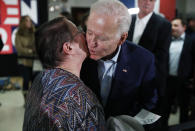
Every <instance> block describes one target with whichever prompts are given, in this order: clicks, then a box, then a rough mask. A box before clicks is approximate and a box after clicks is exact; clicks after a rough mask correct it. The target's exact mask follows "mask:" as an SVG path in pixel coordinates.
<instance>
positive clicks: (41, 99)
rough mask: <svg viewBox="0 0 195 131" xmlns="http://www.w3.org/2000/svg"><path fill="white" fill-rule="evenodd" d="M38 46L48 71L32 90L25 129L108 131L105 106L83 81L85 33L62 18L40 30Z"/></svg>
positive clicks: (27, 105) (26, 113) (35, 81)
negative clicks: (81, 71) (81, 72)
mask: <svg viewBox="0 0 195 131" xmlns="http://www.w3.org/2000/svg"><path fill="white" fill-rule="evenodd" d="M36 49H37V50H36V51H37V54H38V56H39V59H40V61H41V62H42V64H43V67H44V68H45V70H44V71H42V72H41V73H40V74H39V75H37V77H36V78H35V80H34V82H33V84H32V87H31V88H30V90H29V94H28V96H27V103H26V108H25V109H26V110H25V116H24V124H23V131H35V130H40V131H43V130H44V131H54V130H55V131H89V130H93V131H96V130H97V131H104V130H105V119H104V111H103V108H102V106H101V105H100V103H99V101H98V99H97V98H96V96H95V94H94V93H93V92H92V91H91V90H90V89H89V88H88V87H87V86H86V85H85V84H84V83H83V82H82V81H81V80H80V69H81V66H82V62H83V61H84V59H85V58H86V57H87V55H88V49H87V45H86V40H85V37H84V34H83V33H82V32H81V31H79V30H78V29H77V28H76V26H75V25H74V24H73V23H72V22H70V21H69V20H67V19H66V18H64V17H58V18H56V19H54V20H52V21H50V22H48V23H46V24H44V25H42V26H41V27H40V28H39V29H38V30H37V32H36Z"/></svg>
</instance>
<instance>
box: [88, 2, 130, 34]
mask: <svg viewBox="0 0 195 131" xmlns="http://www.w3.org/2000/svg"><path fill="white" fill-rule="evenodd" d="M90 13H97V14H104V15H105V16H112V17H113V18H115V20H116V22H117V23H118V31H119V35H121V34H123V33H124V32H128V31H129V27H130V24H131V16H130V14H129V12H128V8H127V7H126V6H125V5H124V4H123V3H121V2H120V1H119V0H98V1H97V2H95V3H94V4H92V5H91V9H90Z"/></svg>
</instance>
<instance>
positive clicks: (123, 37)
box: [119, 32, 128, 45]
mask: <svg viewBox="0 0 195 131" xmlns="http://www.w3.org/2000/svg"><path fill="white" fill-rule="evenodd" d="M127 36H128V33H127V32H125V33H123V34H122V35H121V38H120V41H119V45H122V44H123V43H124V42H125V40H126V39H127Z"/></svg>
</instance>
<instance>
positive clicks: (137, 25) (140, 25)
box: [133, 12, 153, 44]
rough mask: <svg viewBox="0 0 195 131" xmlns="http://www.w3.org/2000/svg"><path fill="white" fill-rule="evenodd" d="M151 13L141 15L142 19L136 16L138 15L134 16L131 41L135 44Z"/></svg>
mask: <svg viewBox="0 0 195 131" xmlns="http://www.w3.org/2000/svg"><path fill="white" fill-rule="evenodd" d="M152 13H153V12H151V13H149V14H148V15H146V16H145V17H143V18H142V19H140V18H139V17H138V15H137V16H136V21H135V28H134V33H133V43H135V44H138V43H139V41H140V39H141V36H142V34H143V32H144V30H145V28H146V25H147V23H148V21H149V19H150V18H151V16H152Z"/></svg>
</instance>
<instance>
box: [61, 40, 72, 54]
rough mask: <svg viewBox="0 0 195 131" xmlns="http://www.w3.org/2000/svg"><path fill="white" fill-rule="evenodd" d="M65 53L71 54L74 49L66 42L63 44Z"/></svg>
mask: <svg viewBox="0 0 195 131" xmlns="http://www.w3.org/2000/svg"><path fill="white" fill-rule="evenodd" d="M63 52H64V53H66V54H71V53H72V47H71V43H70V42H65V43H64V44H63Z"/></svg>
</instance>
